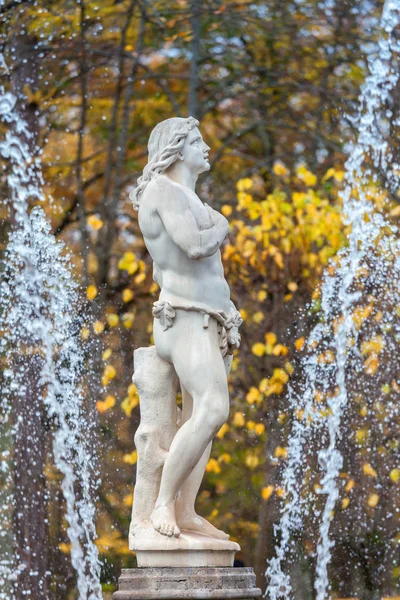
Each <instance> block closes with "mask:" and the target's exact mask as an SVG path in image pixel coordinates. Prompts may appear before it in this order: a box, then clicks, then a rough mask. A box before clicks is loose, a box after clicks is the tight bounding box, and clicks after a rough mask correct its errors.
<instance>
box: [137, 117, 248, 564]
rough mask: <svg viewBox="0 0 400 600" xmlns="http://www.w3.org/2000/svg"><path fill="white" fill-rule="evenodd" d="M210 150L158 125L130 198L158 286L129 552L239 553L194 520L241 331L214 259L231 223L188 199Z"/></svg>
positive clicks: (145, 354)
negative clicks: (220, 549)
mask: <svg viewBox="0 0 400 600" xmlns="http://www.w3.org/2000/svg"><path fill="white" fill-rule="evenodd" d="M209 150H210V149H209V147H208V146H207V144H206V143H205V142H204V140H203V138H202V136H201V133H200V131H199V128H198V122H197V121H195V120H194V119H192V118H190V117H189V118H188V119H180V118H179V119H178V118H176V119H168V120H167V121H164V122H162V123H160V124H159V125H158V126H157V127H156V128H155V129H154V130H153V132H152V134H151V136H150V140H149V161H148V165H147V166H146V168H145V169H144V172H143V176H142V177H141V178H140V179H139V180H138V187H137V188H136V190H135V191H134V193H133V200H134V205H135V206H136V208H138V210H139V225H140V228H141V231H142V233H143V236H144V240H145V243H146V246H147V249H148V251H149V253H150V255H151V257H152V259H153V261H154V278H155V280H156V281H157V283H158V284H159V286H160V296H159V299H158V301H157V302H156V303H155V305H154V309H153V315H154V317H155V318H154V341H155V348H154V347H152V348H147V349H145V348H140V349H139V350H136V352H135V357H134V363H135V364H134V370H135V374H134V379H133V380H134V382H135V383H136V385H137V388H138V392H139V396H140V407H141V423H140V427H139V430H138V432H137V434H136V436H135V442H136V446H137V449H138V470H137V483H136V488H135V495H134V504H133V511H132V523H131V529H130V547H131V549H134V550H136V551H137V550H138V549H139V548H144V547H145V546H146V543H147V542H146V540H147V541H148V542H149V543H150V541H151V544H150V545H151V548H152V552H154V550H155V549H156V547H158V548H159V549H160V551H166V550H167V548H169V547H170V546H171V545H174V544H175V547H176V548H178V547H180V546H181V547H182V549H183V548H185V550H187V552H190V551H193V552H194V551H195V549H196V551H197V550H198V549H199V548H202V547H203V549H205V550H208V549H210V544H211V543H216V544H217V545H218V544H219V545H221V544H222V545H223V544H226V550H228V549H229V550H230V551H233V550H235V549H239V547H238V546H237V544H236V545H233V544H232V543H231V542H229V541H227V540H228V538H229V536H228V535H227V534H226V533H224V532H222V531H220V530H218V529H216V528H215V527H214V526H213V525H212V524H211V523H209V522H208V521H206V520H205V519H204V518H202V517H200V516H199V515H197V514H196V511H195V501H196V496H197V493H198V490H199V487H200V484H201V481H202V478H203V475H204V471H205V467H206V464H207V462H208V459H209V456H210V451H211V444H212V440H213V438H214V436H215V435H216V433H217V432H218V430H219V429H220V427H221V426H222V425H223V423H224V422H225V421H226V419H227V418H228V413H229V393H228V381H227V379H228V373H229V370H230V366H231V362H232V354H233V352H234V350H235V349H236V348H237V347H238V346H239V342H240V335H239V333H238V327H239V325H240V323H241V317H240V315H239V313H238V312H237V310H236V308H235V307H234V306H233V304H232V303H231V301H230V291H229V286H228V283H227V281H226V280H225V277H224V270H223V266H222V261H221V253H220V247H221V245H222V243H223V241H224V239H225V237H226V235H227V233H228V231H229V224H228V222H227V220H226V219H225V217H224V216H222V215H221V214H220V213H219V212H218V211H216V210H214V209H212V208H211V207H209V206H207V205H206V204H204V203H203V202H202V200H201V199H200V198H199V197H198V195H197V194H196V190H195V185H196V181H197V178H198V176H199V175H200V174H201V173H202V172H204V171H206V170H208V169H209V168H210V163H209V160H208V153H209ZM179 389H180V391H181V392H182V411H181V410H180V409H178V408H177V405H176V392H177V391H178V390H179ZM149 524H150V527H149ZM183 531H185V533H184V534H183V533H182V532H183ZM188 531H190V534H188V533H187V532H188ZM149 550H150V549H149ZM210 557H212V552H211V554H210ZM207 560H208V559H207ZM210 560H211V563H210V566H211V564H212V559H211V558H210ZM229 560H231V559H229ZM208 564H209V563H207V565H204V566H208ZM229 564H231V563H229ZM171 566H172V565H171Z"/></svg>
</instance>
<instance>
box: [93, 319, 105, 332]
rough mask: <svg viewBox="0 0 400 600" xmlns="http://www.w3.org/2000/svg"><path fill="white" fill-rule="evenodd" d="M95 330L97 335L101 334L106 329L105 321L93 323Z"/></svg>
mask: <svg viewBox="0 0 400 600" xmlns="http://www.w3.org/2000/svg"><path fill="white" fill-rule="evenodd" d="M93 330H94V332H95V333H97V335H100V333H103V331H104V323H102V322H101V321H95V322H94V323H93Z"/></svg>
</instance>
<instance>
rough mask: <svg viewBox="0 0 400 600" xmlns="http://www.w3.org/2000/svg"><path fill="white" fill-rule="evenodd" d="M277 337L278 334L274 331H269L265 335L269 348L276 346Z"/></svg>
mask: <svg viewBox="0 0 400 600" xmlns="http://www.w3.org/2000/svg"><path fill="white" fill-rule="evenodd" d="M277 339H278V338H277V337H276V334H275V333H274V332H273V331H268V332H267V333H266V334H265V343H266V344H268V345H269V346H274V345H275V344H276V342H277Z"/></svg>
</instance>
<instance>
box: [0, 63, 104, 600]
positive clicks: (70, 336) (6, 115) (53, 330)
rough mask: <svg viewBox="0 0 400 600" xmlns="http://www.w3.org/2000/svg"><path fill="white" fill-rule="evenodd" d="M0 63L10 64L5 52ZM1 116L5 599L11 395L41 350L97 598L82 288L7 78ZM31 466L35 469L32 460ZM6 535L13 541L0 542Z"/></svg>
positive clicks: (0, 568)
mask: <svg viewBox="0 0 400 600" xmlns="http://www.w3.org/2000/svg"><path fill="white" fill-rule="evenodd" d="M0 68H1V69H2V70H3V71H7V67H6V64H5V62H4V59H3V57H2V56H1V55H0ZM0 119H1V120H2V121H3V123H5V124H6V125H7V126H8V129H7V133H6V135H5V139H4V140H3V141H0V155H1V156H2V157H3V158H4V159H6V161H7V162H8V164H9V175H8V188H9V193H10V202H11V206H12V210H13V214H14V218H15V226H14V228H13V230H12V231H11V234H10V237H9V243H8V246H7V252H6V259H5V269H4V277H2V280H3V281H2V284H1V287H0V299H1V312H0V332H1V336H0V351H1V353H2V354H5V355H6V356H7V368H6V370H5V372H4V379H5V381H6V385H5V386H4V389H2V396H1V398H0V415H1V423H0V427H1V433H2V434H3V435H2V447H1V449H0V450H1V452H2V453H1V457H0V458H1V482H2V493H3V495H4V497H3V498H2V500H3V502H2V503H1V505H0V511H2V512H1V514H0V517H1V522H0V548H1V549H2V556H1V557H0V598H1V599H3V600H6V599H7V600H12V598H15V593H16V589H17V586H18V574H19V573H20V572H21V571H23V570H24V569H25V568H27V567H26V565H24V564H23V562H21V560H20V557H19V556H18V554H17V555H15V553H13V544H12V526H11V521H12V517H11V516H10V509H11V507H12V506H13V489H14V488H13V485H14V483H13V477H12V460H13V459H12V453H13V450H12V449H13V442H14V440H15V439H16V436H17V434H18V428H19V427H20V426H21V419H22V417H21V416H19V415H15V414H12V413H13V412H14V405H15V404H14V403H15V399H17V398H18V399H19V400H20V405H21V403H23V402H24V401H25V402H26V401H27V398H28V392H29V389H28V387H29V385H30V384H31V382H30V381H29V377H28V375H27V373H28V371H27V364H28V363H29V361H30V360H32V356H35V358H36V359H37V364H38V365H39V368H38V369H36V371H35V377H36V378H37V381H36V382H35V383H36V384H37V387H38V389H39V390H40V394H41V396H42V398H43V403H44V406H45V407H46V412H47V417H48V419H49V420H50V421H52V422H53V428H54V436H53V457H54V462H55V465H56V467H57V468H58V470H59V471H60V472H61V474H62V483H61V487H62V492H63V495H64V500H65V518H66V521H67V524H68V527H67V534H68V537H69V541H70V545H71V562H72V565H73V567H74V569H75V570H76V573H77V590H78V598H79V600H87V599H90V600H98V599H100V598H102V592H101V585H100V580H99V575H100V573H99V571H100V568H99V561H98V552H97V547H96V545H95V538H96V531H95V525H94V519H95V509H94V504H93V495H94V492H95V488H96V483H97V481H96V480H97V478H98V475H97V472H96V468H95V457H94V454H93V449H92V448H93V435H92V434H93V431H92V430H91V427H92V426H91V424H90V422H88V419H87V418H85V412H84V395H83V391H82V387H81V380H82V375H83V372H84V369H85V364H84V353H83V351H82V348H81V347H80V342H79V340H80V336H79V333H80V329H81V326H82V317H81V316H78V315H79V314H80V311H81V310H82V307H81V306H80V301H79V295H78V287H77V284H76V283H75V282H74V280H73V278H72V277H71V273H70V269H69V257H68V255H67V254H66V252H65V248H64V246H63V244H62V243H60V242H58V241H56V240H55V238H54V236H53V235H52V234H51V232H50V226H49V224H48V222H47V220H46V218H45V214H44V212H43V210H42V209H41V208H40V207H35V208H34V209H33V210H31V211H29V200H32V199H36V200H41V199H42V198H43V193H42V177H41V168H40V161H39V160H38V159H34V158H33V157H32V154H31V151H30V147H29V142H30V140H31V137H32V136H31V132H30V131H29V130H28V126H27V124H26V122H25V121H24V120H23V119H22V118H21V117H20V115H19V113H18V109H17V98H16V97H15V96H14V95H13V94H11V93H10V92H6V91H5V90H4V88H2V87H0ZM21 357H25V358H26V360H24V359H22V360H21ZM17 405H18V402H17ZM11 417H12V418H11ZM33 442H34V443H35V440H33ZM37 442H38V440H37ZM90 444H92V448H90ZM32 460H35V457H34V456H32ZM26 469H27V470H28V472H29V464H27V465H26ZM28 502H29V499H28ZM1 539H7V540H8V542H9V543H7V544H1ZM10 542H11V543H10ZM31 575H35V574H34V573H33V574H31ZM47 575H48V574H47ZM43 586H44V582H43ZM43 589H44V587H43ZM24 594H25V596H26V594H27V592H26V591H25V592H24ZM26 597H29V596H26ZM43 598H44V599H45V596H44V595H43Z"/></svg>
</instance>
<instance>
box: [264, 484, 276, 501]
mask: <svg viewBox="0 0 400 600" xmlns="http://www.w3.org/2000/svg"><path fill="white" fill-rule="evenodd" d="M274 489H275V487H274V486H273V485H267V486H265V487H263V488H262V489H261V498H262V499H263V500H269V499H270V498H271V496H272V494H273V493H274Z"/></svg>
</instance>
